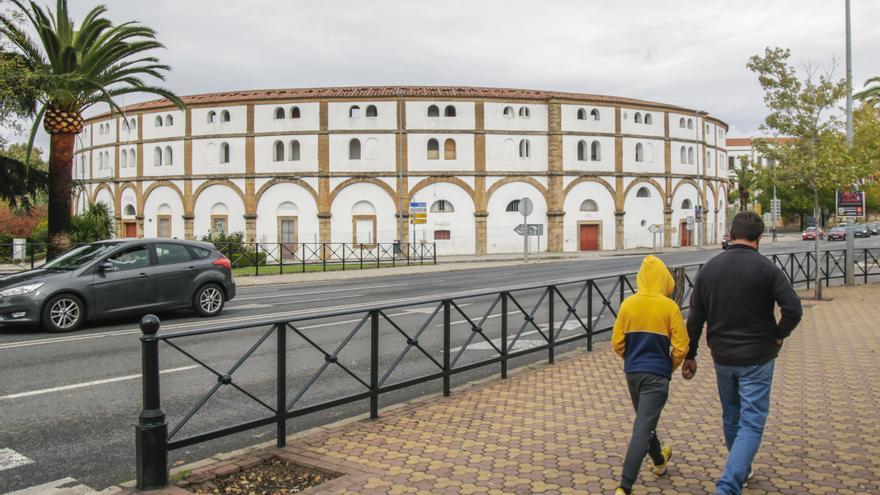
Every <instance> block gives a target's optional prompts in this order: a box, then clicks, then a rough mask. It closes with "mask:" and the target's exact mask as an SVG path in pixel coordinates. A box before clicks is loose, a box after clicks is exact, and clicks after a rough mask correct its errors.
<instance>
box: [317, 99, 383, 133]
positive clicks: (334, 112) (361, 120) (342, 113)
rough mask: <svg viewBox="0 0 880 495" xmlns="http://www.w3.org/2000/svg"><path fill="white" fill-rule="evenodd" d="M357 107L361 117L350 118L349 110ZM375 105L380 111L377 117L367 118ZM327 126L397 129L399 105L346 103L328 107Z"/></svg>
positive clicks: (364, 102) (347, 128)
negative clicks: (368, 110)
mask: <svg viewBox="0 0 880 495" xmlns="http://www.w3.org/2000/svg"><path fill="white" fill-rule="evenodd" d="M354 105H357V106H359V107H360V109H361V114H360V117H354V118H352V117H349V116H348V115H349V109H350V108H351V107H352V106H354ZM370 105H375V106H376V110H378V113H377V116H376V117H367V107H368V106H370ZM327 125H328V126H329V127H330V129H345V130H355V129H356V130H366V129H396V128H397V103H396V102H393V101H345V102H338V103H334V102H331V103H329V104H328V105H327Z"/></svg>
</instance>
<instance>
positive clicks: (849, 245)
mask: <svg viewBox="0 0 880 495" xmlns="http://www.w3.org/2000/svg"><path fill="white" fill-rule="evenodd" d="M849 3H850V0H846V144H847V146H850V145H852V140H853V117H852V27H851V22H850V5H849ZM853 227H854V225H853V219H852V217H848V218H847V219H846V275H845V277H846V285H855V283H856V280H855V273H856V271H855V269H856V267H855V239H854V228H853Z"/></svg>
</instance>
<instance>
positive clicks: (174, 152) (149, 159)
mask: <svg viewBox="0 0 880 495" xmlns="http://www.w3.org/2000/svg"><path fill="white" fill-rule="evenodd" d="M166 146H170V147H171V156H172V160H171V165H168V164H167V163H166V162H165V147H166ZM157 147H158V148H161V149H162V166H161V167H157V166H156V164H155V163H156V162H155V159H154V154H155V149H156V148H157ZM183 161H184V157H183V141H158V142H155V143H149V144H144V176H145V177H155V176H161V175H183ZM193 169H195V167H193Z"/></svg>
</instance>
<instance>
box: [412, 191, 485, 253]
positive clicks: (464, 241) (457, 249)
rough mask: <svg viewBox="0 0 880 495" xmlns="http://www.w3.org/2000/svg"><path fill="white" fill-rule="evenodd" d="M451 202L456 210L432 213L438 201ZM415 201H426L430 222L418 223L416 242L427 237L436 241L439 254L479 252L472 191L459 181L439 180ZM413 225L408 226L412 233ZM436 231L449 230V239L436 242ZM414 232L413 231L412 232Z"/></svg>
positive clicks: (421, 192) (418, 194)
mask: <svg viewBox="0 0 880 495" xmlns="http://www.w3.org/2000/svg"><path fill="white" fill-rule="evenodd" d="M441 199H443V200H446V201H449V202H451V203H452V206H453V208H454V210H455V211H453V212H450V213H432V212H431V205H433V204H434V202H436V201H438V200H441ZM412 201H415V202H424V203H427V207H428V223H426V224H424V225H416V226H415V229H416V237H415V239H416V241H421V240H422V239H424V240H426V241H427V242H428V243H431V242H436V243H437V254H438V255H441V256H442V255H447V254H474V252H475V251H476V242H475V236H476V230H475V228H476V227H475V222H474V202H473V200H472V199H471V196H470V194H468V193H467V191H465V190H464V189H462V188H461V187H459V186H458V185H456V184H452V183H449V182H438V183H435V184H431V185H429V186H427V187H425V188H423V189H421V190H419V191H418V192H416V194H415V195H414V196H413V199H412ZM412 228H413V227H412V226H409V229H410V232H412ZM435 230H448V231H450V232H449V233H450V237H451V239H449V240H438V241H434V231H435ZM410 235H412V234H410Z"/></svg>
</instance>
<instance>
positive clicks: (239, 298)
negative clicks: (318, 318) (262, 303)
mask: <svg viewBox="0 0 880 495" xmlns="http://www.w3.org/2000/svg"><path fill="white" fill-rule="evenodd" d="M361 288H363V287H361ZM362 295H363V294H346V295H344V296H336V297H319V298H317V299H301V300H298V301H285V302H286V303H287V304H299V303H305V302H314V301H332V300H334V299H348V298H350V297H358V296H362ZM284 296H286V294H272V295H268V296H254V297H236V298H235V299H233V300H232V301H230V303H237V302H238V301H252V300H254V299H271V298H273V297H274V298H276V299H280V298H283V297H284Z"/></svg>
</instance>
